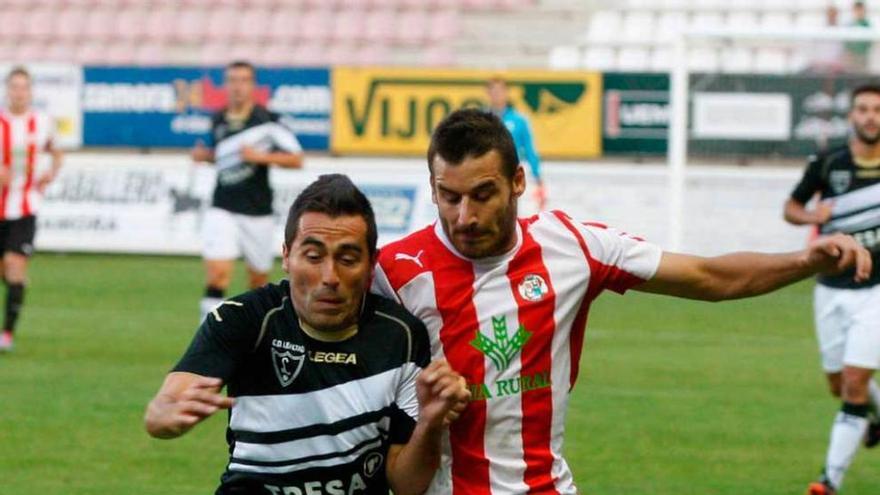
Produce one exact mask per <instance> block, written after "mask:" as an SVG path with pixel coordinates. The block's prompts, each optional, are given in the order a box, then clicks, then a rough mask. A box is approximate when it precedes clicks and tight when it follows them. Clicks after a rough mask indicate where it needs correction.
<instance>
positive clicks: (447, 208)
mask: <svg viewBox="0 0 880 495" xmlns="http://www.w3.org/2000/svg"><path fill="white" fill-rule="evenodd" d="M431 165H432V171H433V177H432V179H431V181H432V196H433V200H434V203H436V204H437V213H438V216H439V217H440V224H441V226H442V227H443V231H444V232H445V233H446V236H447V237H448V238H449V239H450V240H451V241H452V245H453V246H455V249H457V250H458V252H459V253H461V254H463V255H464V256H467V257H468V258H485V257H488V256H496V255H499V254H503V253H504V252H506V251H507V250H508V249H510V248H512V247H513V244H514V242H515V234H516V200H517V199H518V198H519V197H520V196H521V195H522V193H523V191H525V173H524V172H523V169H522V167H517V170H516V173H515V174H514V177H513V180H510V179H508V178H507V177H505V176H504V173H503V171H502V162H501V155H500V154H498V152H497V151H495V150H492V151H490V152H488V153H486V154H484V155H483V156H480V157H476V158H474V157H467V158H465V159H464V161H462V163H460V164H455V165H453V164H449V163H447V162H446V161H445V160H443V158H442V157H440V155H439V154H438V155H435V156H434V161H433V163H432V164H431Z"/></svg>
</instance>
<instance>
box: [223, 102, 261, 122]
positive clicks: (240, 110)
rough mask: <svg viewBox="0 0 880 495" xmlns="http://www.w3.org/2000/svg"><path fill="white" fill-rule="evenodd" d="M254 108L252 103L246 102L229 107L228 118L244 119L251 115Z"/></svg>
mask: <svg viewBox="0 0 880 495" xmlns="http://www.w3.org/2000/svg"><path fill="white" fill-rule="evenodd" d="M253 108H254V103H253V102H252V101H246V102H244V103H241V104H240V105H229V108H227V109H226V116H227V117H229V118H232V119H243V118H245V117H247V116H248V115H250V114H251V110H253Z"/></svg>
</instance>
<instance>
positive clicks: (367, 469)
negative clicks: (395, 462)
mask: <svg viewBox="0 0 880 495" xmlns="http://www.w3.org/2000/svg"><path fill="white" fill-rule="evenodd" d="M384 461H385V456H383V455H382V454H380V453H379V452H370V453H369V455H367V458H366V459H364V474H365V475H366V476H367V478H372V477H373V476H375V475H376V473H378V472H379V471H380V470H381V469H382V463H383V462H384Z"/></svg>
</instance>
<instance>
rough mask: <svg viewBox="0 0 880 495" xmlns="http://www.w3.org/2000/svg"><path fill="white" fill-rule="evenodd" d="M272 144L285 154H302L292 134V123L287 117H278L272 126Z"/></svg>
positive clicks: (297, 141) (300, 147)
mask: <svg viewBox="0 0 880 495" xmlns="http://www.w3.org/2000/svg"><path fill="white" fill-rule="evenodd" d="M272 144H273V145H274V147H275V148H276V149H278V150H281V151H284V152H286V153H302V146H301V145H300V144H299V140H298V139H297V138H296V135H295V134H294V133H293V122H292V121H291V120H290V118H289V117H279V118H278V121H277V122H276V123H275V125H273V126H272Z"/></svg>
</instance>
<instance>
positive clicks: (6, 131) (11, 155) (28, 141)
mask: <svg viewBox="0 0 880 495" xmlns="http://www.w3.org/2000/svg"><path fill="white" fill-rule="evenodd" d="M53 134H54V123H53V121H52V118H51V117H49V116H48V115H46V114H44V113H41V112H34V111H31V112H27V113H24V114H21V115H13V114H11V113H9V112H7V111H2V112H0V166H2V167H3V168H5V169H6V170H7V171H8V172H9V176H10V181H9V184H7V185H6V186H4V187H3V188H2V189H0V220H15V219H18V218H22V217H26V216H29V215H34V214H36V212H37V210H38V209H39V206H40V202H41V201H42V194H40V192H39V191H38V190H37V179H38V178H39V173H40V172H41V171H42V161H41V159H40V158H41V153H42V151H44V150H45V149H46V148H47V146H48V145H49V143H50V142H51V141H52V136H53Z"/></svg>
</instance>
